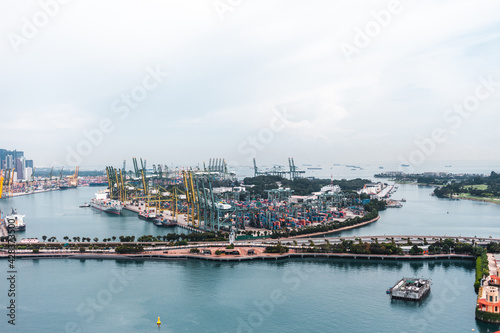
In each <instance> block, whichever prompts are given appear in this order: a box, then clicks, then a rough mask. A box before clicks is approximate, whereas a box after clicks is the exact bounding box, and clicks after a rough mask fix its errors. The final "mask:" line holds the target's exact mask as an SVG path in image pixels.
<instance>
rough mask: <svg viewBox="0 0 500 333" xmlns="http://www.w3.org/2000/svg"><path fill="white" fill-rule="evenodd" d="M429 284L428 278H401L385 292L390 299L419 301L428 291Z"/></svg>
mask: <svg viewBox="0 0 500 333" xmlns="http://www.w3.org/2000/svg"><path fill="white" fill-rule="evenodd" d="M431 284H432V281H431V280H430V279H422V278H420V279H418V278H402V279H401V280H399V281H398V282H397V283H396V284H395V285H394V287H392V288H390V289H389V290H387V293H388V294H390V295H391V299H402V300H405V301H420V300H422V299H423V298H424V297H425V296H427V295H428V294H429V293H430V291H431Z"/></svg>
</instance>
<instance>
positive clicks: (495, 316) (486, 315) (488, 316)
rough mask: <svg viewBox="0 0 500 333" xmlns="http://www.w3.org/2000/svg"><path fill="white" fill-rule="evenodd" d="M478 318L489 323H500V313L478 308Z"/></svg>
mask: <svg viewBox="0 0 500 333" xmlns="http://www.w3.org/2000/svg"><path fill="white" fill-rule="evenodd" d="M476 318H477V319H479V320H482V321H486V322H488V323H500V313H491V312H484V311H480V310H478V309H476Z"/></svg>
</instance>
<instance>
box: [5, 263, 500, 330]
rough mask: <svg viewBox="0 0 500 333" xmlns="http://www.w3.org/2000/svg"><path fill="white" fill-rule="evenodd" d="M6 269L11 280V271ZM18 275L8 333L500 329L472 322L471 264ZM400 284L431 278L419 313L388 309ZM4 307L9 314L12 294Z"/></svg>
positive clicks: (185, 266)
mask: <svg viewBox="0 0 500 333" xmlns="http://www.w3.org/2000/svg"><path fill="white" fill-rule="evenodd" d="M0 264H1V266H2V267H3V269H4V271H5V269H6V261H5V260H2V261H0ZM17 266H18V285H17V289H18V290H19V295H18V297H17V306H18V308H17V319H16V326H15V327H11V325H8V324H7V322H6V321H7V320H6V318H5V315H4V316H2V317H4V318H3V319H2V322H1V323H0V327H1V331H2V332H172V333H173V332H176V333H177V332H214V333H222V332H394V333H396V332H471V331H472V329H474V330H475V331H476V332H493V331H495V330H497V329H499V325H488V324H483V323H480V322H476V320H475V319H474V306H475V302H476V294H475V292H474V288H473V282H474V262H473V261H448V260H444V261H433V262H408V261H405V262H392V261H391V262H387V261H376V260H351V259H331V260H325V259H318V260H311V259H309V260H305V259H304V260H298V259H296V260H287V261H277V262H276V261H272V262H266V261H257V262H237V263H215V262H205V261H192V260H184V261H132V262H130V261H114V260H109V261H108V260H104V261H102V260H71V259H51V260H18V261H17ZM403 276H408V277H426V278H431V279H432V281H433V285H432V290H431V293H430V295H429V296H428V297H427V298H426V299H425V300H424V301H423V302H421V303H413V302H404V301H396V300H391V299H390V297H389V295H387V294H386V292H385V291H386V289H387V288H388V287H390V286H392V285H393V284H394V283H395V282H396V281H398V280H399V279H400V278H401V277H403ZM2 286H5V284H2ZM0 297H1V300H2V301H1V305H2V308H4V309H5V306H6V302H7V296H6V293H5V292H2V293H1V296H0ZM3 312H5V310H4V311H3ZM158 316H159V317H160V318H161V321H162V324H161V327H160V328H158V327H157V325H156V319H157V317H158Z"/></svg>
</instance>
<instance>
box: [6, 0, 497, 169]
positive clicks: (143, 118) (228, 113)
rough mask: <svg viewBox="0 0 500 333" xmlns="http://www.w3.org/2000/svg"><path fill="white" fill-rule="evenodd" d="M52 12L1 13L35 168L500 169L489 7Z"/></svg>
mask: <svg viewBox="0 0 500 333" xmlns="http://www.w3.org/2000/svg"><path fill="white" fill-rule="evenodd" d="M47 3H49V2H47ZM47 3H46V2H43V1H42V2H40V3H39V2H18V1H14V0H7V1H3V2H2V4H1V5H0V9H1V10H0V36H3V37H2V41H3V42H2V43H0V56H1V59H2V60H1V61H0V73H1V75H0V91H2V101H1V102H0V106H1V110H2V126H1V127H2V130H1V131H0V142H1V143H2V146H3V147H16V148H17V149H19V150H21V151H24V152H25V153H26V155H28V156H30V157H31V158H33V160H34V161H35V166H48V167H50V166H62V165H64V166H75V165H80V166H81V167H82V168H93V167H102V166H104V165H115V166H119V165H121V163H122V161H123V160H124V159H126V160H127V162H128V163H130V161H131V158H132V157H137V158H139V157H142V158H145V159H147V160H148V162H149V163H151V164H158V163H162V164H167V165H171V164H174V165H196V164H199V163H202V162H203V161H208V159H209V158H214V157H223V158H225V159H226V160H227V161H228V163H229V164H233V165H242V166H243V165H246V166H251V165H252V158H253V157H255V158H256V159H257V161H258V162H259V163H261V164H273V163H275V164H283V165H284V164H286V161H287V158H288V157H294V158H295V161H296V162H297V163H310V162H312V163H349V164H350V163H354V164H360V163H374V162H394V163H400V164H401V163H403V164H409V165H412V167H414V168H416V169H418V168H419V167H420V166H422V165H424V164H426V163H429V162H435V161H450V163H453V161H466V162H474V161H477V162H478V163H480V162H481V161H493V162H494V161H500V146H499V145H498V143H499V142H500V113H499V112H498V106H499V105H500V69H499V68H498V66H496V63H497V61H498V60H497V58H498V54H499V53H500V28H499V27H500V17H498V14H497V13H498V12H499V11H500V3H496V2H490V1H476V2H473V3H472V2H470V1H443V2H439V3H436V2H433V1H419V2H417V1H401V2H399V1H355V2H340V1H334V2H332V1H326V0H318V1H314V2H305V1H298V0H292V1H287V2H276V1H275V2H269V1H252V2H241V3H236V2H231V3H230V4H227V3H229V2H225V1H222V3H224V4H226V6H222V5H221V2H220V1H208V2H207V1H201V0H199V1H194V0H193V1H190V2H185V1H169V2H157V1H150V0H145V1H138V0H133V1H128V2H122V1H118V0H109V1H107V2H106V4H105V5H103V4H102V2H97V1H96V0H89V1H85V2H68V3H66V2H62V1H61V2H59V1H57V0H54V1H53V2H50V3H52V6H50V5H47ZM117 9H119V11H120V14H119V15H117V13H116V11H117Z"/></svg>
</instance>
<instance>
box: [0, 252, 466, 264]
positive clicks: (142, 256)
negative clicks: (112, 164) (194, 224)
mask: <svg viewBox="0 0 500 333" xmlns="http://www.w3.org/2000/svg"><path fill="white" fill-rule="evenodd" d="M2 258H4V259H8V258H9V257H8V256H0V260H1V259H2ZM16 258H19V259H23V260H39V259H78V260H82V259H89V260H131V261H133V260H189V259H194V260H206V261H219V262H221V261H226V262H236V261H249V260H275V261H276V260H282V259H302V258H306V259H307V258H317V259H325V258H327V259H354V260H357V259H367V260H372V259H374V260H420V261H421V260H441V259H448V260H452V259H461V260H475V258H476V257H474V256H472V255H465V254H432V255H379V254H350V253H286V254H271V253H270V254H267V253H262V254H261V255H219V256H217V255H198V254H164V253H138V254H70V253H68V254H62V253H48V254H36V253H34V254H18V255H16Z"/></svg>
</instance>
